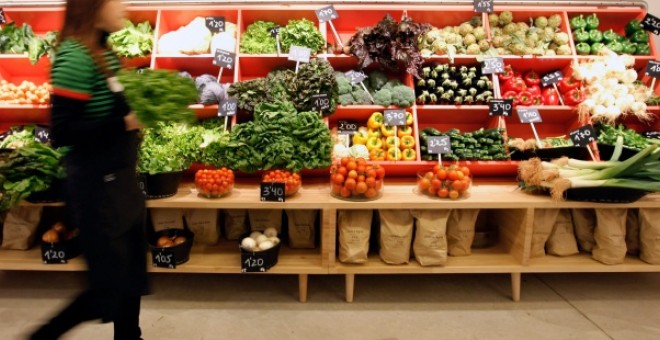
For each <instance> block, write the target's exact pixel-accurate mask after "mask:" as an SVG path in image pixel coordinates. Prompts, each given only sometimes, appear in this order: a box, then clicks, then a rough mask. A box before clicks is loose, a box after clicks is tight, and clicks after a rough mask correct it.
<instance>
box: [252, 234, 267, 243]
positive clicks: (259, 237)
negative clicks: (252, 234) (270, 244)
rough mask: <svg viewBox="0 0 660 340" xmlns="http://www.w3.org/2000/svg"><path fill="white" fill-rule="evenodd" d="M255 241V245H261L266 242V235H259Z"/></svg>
mask: <svg viewBox="0 0 660 340" xmlns="http://www.w3.org/2000/svg"><path fill="white" fill-rule="evenodd" d="M255 241H257V244H261V243H262V242H264V241H268V237H267V236H266V235H263V234H261V235H259V236H257V238H256V239H255Z"/></svg>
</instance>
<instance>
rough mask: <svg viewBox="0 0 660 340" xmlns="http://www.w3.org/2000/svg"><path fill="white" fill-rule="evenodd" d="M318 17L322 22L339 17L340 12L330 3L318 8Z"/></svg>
mask: <svg viewBox="0 0 660 340" xmlns="http://www.w3.org/2000/svg"><path fill="white" fill-rule="evenodd" d="M316 17H317V18H319V22H320V23H324V22H326V21H330V20H335V19H337V18H339V14H338V13H337V11H336V10H335V7H334V6H332V5H330V6H328V7H323V8H321V9H317V10H316Z"/></svg>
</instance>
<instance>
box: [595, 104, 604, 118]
mask: <svg viewBox="0 0 660 340" xmlns="http://www.w3.org/2000/svg"><path fill="white" fill-rule="evenodd" d="M606 113H607V108H605V106H603V105H601V104H599V105H596V107H594V115H597V116H602V115H605V114H606Z"/></svg>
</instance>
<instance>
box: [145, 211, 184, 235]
mask: <svg viewBox="0 0 660 340" xmlns="http://www.w3.org/2000/svg"><path fill="white" fill-rule="evenodd" d="M149 213H150V214H151V224H152V225H153V227H154V231H161V230H165V229H183V209H169V208H151V209H149Z"/></svg>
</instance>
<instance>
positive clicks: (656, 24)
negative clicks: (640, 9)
mask: <svg viewBox="0 0 660 340" xmlns="http://www.w3.org/2000/svg"><path fill="white" fill-rule="evenodd" d="M642 28H643V29H645V30H647V31H649V32H651V33H653V34H655V35H660V19H658V17H656V16H654V15H652V14H650V13H646V16H645V17H644V20H642Z"/></svg>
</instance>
